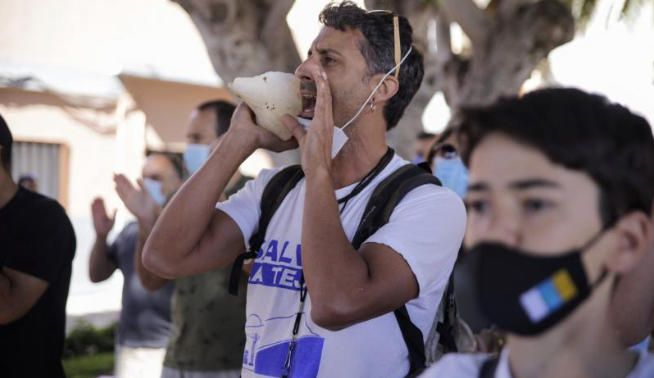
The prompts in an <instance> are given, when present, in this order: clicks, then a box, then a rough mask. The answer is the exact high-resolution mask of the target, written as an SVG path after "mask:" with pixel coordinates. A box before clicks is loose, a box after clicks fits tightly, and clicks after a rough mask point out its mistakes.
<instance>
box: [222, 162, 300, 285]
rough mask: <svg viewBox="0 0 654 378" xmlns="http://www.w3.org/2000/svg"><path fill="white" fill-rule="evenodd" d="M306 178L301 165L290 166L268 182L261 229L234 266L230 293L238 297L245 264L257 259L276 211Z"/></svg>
mask: <svg viewBox="0 0 654 378" xmlns="http://www.w3.org/2000/svg"><path fill="white" fill-rule="evenodd" d="M303 177H304V172H303V171H302V167H301V166H299V165H291V166H288V167H286V168H284V169H282V170H281V171H279V172H277V173H276V174H275V175H274V176H273V177H272V178H271V179H270V181H269V182H268V184H267V185H266V188H265V189H264V190H263V194H262V196H261V215H260V216H259V227H258V228H257V231H256V232H255V233H254V234H253V235H252V237H250V249H249V250H248V251H247V252H245V253H241V254H240V255H238V257H236V260H235V261H234V264H232V271H231V274H230V276H229V293H230V294H232V295H238V284H239V279H240V277H241V271H242V270H243V262H244V261H245V260H247V259H253V258H255V257H257V252H258V251H259V248H261V245H262V244H263V241H264V238H265V237H266V230H267V229H268V224H269V223H270V220H271V219H272V217H273V215H275V211H277V209H278V208H279V206H280V205H281V204H282V202H283V201H284V198H286V195H287V194H288V193H289V192H290V191H291V190H293V188H294V187H295V185H297V183H298V182H299V181H300V180H301V179H302V178H303Z"/></svg>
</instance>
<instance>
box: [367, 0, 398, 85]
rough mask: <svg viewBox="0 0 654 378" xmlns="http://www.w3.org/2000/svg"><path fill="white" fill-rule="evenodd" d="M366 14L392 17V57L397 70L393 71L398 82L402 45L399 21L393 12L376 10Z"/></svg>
mask: <svg viewBox="0 0 654 378" xmlns="http://www.w3.org/2000/svg"><path fill="white" fill-rule="evenodd" d="M366 14H382V15H391V16H393V46H394V57H395V67H398V69H396V70H395V78H396V79H398V80H399V77H400V69H399V66H400V60H401V59H402V45H401V42H400V20H399V18H398V16H397V14H395V12H392V11H389V10H385V9H376V10H370V11H368V12H366Z"/></svg>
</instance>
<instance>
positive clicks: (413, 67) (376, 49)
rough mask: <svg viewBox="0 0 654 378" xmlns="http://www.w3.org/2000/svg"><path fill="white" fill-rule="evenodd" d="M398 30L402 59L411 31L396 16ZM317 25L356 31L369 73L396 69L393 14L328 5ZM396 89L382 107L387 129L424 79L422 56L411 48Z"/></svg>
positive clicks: (348, 5) (348, 3) (348, 4)
mask: <svg viewBox="0 0 654 378" xmlns="http://www.w3.org/2000/svg"><path fill="white" fill-rule="evenodd" d="M398 21H399V27H400V45H401V54H400V55H401V56H402V57H404V55H405V54H406V52H407V51H408V50H409V47H410V46H411V45H412V44H413V37H412V33H413V29H412V28H411V25H410V24H409V21H408V20H407V19H406V18H405V17H402V16H399V17H398ZM320 22H321V23H322V24H323V25H325V26H327V27H330V28H334V29H337V30H340V31H346V30H358V31H360V32H361V34H363V37H364V40H363V41H362V43H361V46H360V50H361V54H362V55H363V57H364V59H365V60H366V63H367V65H368V74H369V75H371V76H372V75H375V74H379V73H386V72H388V71H390V70H391V69H392V68H393V67H395V64H396V63H395V55H394V48H395V47H394V43H395V39H394V36H393V13H391V12H367V11H365V10H364V9H361V8H359V7H358V6H357V5H356V4H355V3H353V2H351V1H344V2H342V3H340V4H329V5H327V6H326V7H325V8H324V9H323V10H322V12H321V13H320ZM399 70H400V80H399V82H400V83H399V89H398V91H397V93H396V94H395V96H393V97H392V98H391V99H390V100H389V101H388V102H387V103H386V105H385V106H384V118H385V119H386V123H387V125H386V128H387V129H388V130H390V129H392V128H393V127H395V125H397V123H398V121H399V120H400V118H401V117H402V114H403V113H404V109H406V107H407V105H409V102H411V99H413V96H414V95H415V94H416V92H417V91H418V88H420V83H421V82H422V76H423V73H424V72H423V66H422V54H421V53H420V52H419V51H418V50H417V49H416V48H415V47H414V48H413V50H412V51H411V54H409V56H408V57H407V58H406V60H405V61H404V63H402V65H401V66H400V68H399Z"/></svg>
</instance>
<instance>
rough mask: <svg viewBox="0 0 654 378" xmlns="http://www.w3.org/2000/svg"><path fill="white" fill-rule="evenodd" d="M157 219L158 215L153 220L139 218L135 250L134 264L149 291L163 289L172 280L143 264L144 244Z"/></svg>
mask: <svg viewBox="0 0 654 378" xmlns="http://www.w3.org/2000/svg"><path fill="white" fill-rule="evenodd" d="M156 220H157V218H156V217H155V218H154V219H151V220H142V219H139V238H138V242H137V244H136V251H135V252H134V266H135V267H136V272H137V273H138V275H139V278H140V279H141V283H142V284H143V287H145V288H146V289H147V290H149V291H155V290H158V289H161V288H162V287H164V285H166V284H167V283H168V282H169V281H170V280H167V279H165V278H163V277H160V276H158V275H156V274H154V273H152V272H151V271H149V270H148V269H145V267H144V266H143V246H144V245H145V241H146V240H147V239H148V236H150V233H151V232H152V227H154V222H155V221H156Z"/></svg>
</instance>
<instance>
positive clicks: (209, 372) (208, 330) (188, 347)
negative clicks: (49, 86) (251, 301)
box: [136, 100, 250, 378]
mask: <svg viewBox="0 0 654 378" xmlns="http://www.w3.org/2000/svg"><path fill="white" fill-rule="evenodd" d="M233 112H234V105H232V104H230V103H228V102H226V101H220V100H219V101H210V102H205V103H203V104H201V105H199V106H198V107H197V108H196V109H195V110H194V111H193V112H192V113H191V117H190V122H189V125H188V128H187V133H186V140H187V142H188V145H187V147H186V150H185V152H184V163H185V166H186V168H187V170H188V172H189V173H190V174H193V173H195V172H196V171H197V170H198V169H199V168H200V167H201V166H202V165H203V164H204V162H205V160H206V159H207V157H208V155H209V153H210V152H211V151H212V150H213V149H215V148H216V147H217V146H218V145H219V144H220V141H221V140H222V138H223V135H224V134H225V133H226V132H227V130H228V129H229V125H230V120H231V117H232V113H233ZM248 179H250V178H249V177H247V176H244V175H242V174H241V173H240V172H239V171H238V170H237V171H236V172H235V173H234V175H233V176H232V177H231V179H230V180H229V185H228V186H227V188H226V189H225V191H224V192H222V193H221V198H222V199H225V198H227V197H228V196H229V195H230V194H231V193H233V192H235V191H236V190H238V189H240V188H241V186H243V185H244V184H245V182H246V181H247V180H248ZM150 231H151V228H149V229H148V230H146V232H144V233H142V234H141V236H140V238H139V247H138V249H137V254H138V258H137V261H136V264H137V270H138V273H139V277H140V278H141V281H142V282H143V285H144V286H145V287H146V288H147V289H148V290H157V289H159V288H161V287H163V286H164V285H166V284H167V283H168V282H172V281H171V280H168V279H165V278H163V277H161V276H159V275H157V274H154V273H153V272H151V271H149V270H147V269H145V268H144V266H143V263H142V259H141V253H142V249H143V243H144V242H145V240H146V239H147V237H148V236H149V234H150ZM229 273H230V269H229V267H227V268H223V269H216V270H212V271H210V272H206V273H204V274H201V275H196V276H191V277H186V278H181V279H177V280H174V282H175V291H174V293H173V308H172V311H173V313H172V321H173V327H172V328H173V331H172V335H171V338H170V342H169V343H168V348H167V350H166V357H165V359H164V368H163V372H162V377H163V378H237V377H238V376H239V373H240V370H239V368H240V366H241V364H242V362H243V347H244V345H245V335H244V334H243V327H244V323H245V291H246V289H245V286H244V285H242V287H241V289H240V290H239V293H240V294H239V296H232V295H229V294H228V292H227V282H228V280H229Z"/></svg>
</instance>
